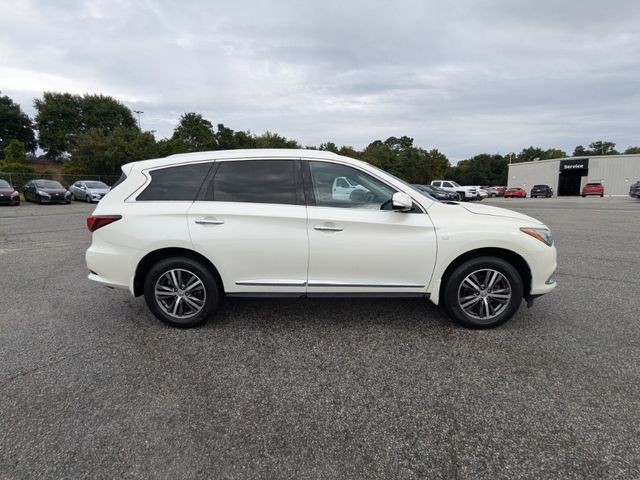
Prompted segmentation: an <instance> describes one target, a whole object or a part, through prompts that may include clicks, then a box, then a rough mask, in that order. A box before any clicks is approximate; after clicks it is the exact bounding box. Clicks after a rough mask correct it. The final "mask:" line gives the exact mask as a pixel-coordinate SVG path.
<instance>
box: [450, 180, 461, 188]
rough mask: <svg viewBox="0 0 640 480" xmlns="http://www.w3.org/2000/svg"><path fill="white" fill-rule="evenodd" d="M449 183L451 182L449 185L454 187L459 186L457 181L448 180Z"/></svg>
mask: <svg viewBox="0 0 640 480" xmlns="http://www.w3.org/2000/svg"><path fill="white" fill-rule="evenodd" d="M449 183H451V185H453V186H454V187H459V186H460V184H459V183H458V182H454V181H453V180H452V181H451V182H449Z"/></svg>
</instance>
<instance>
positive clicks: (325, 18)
mask: <svg viewBox="0 0 640 480" xmlns="http://www.w3.org/2000/svg"><path fill="white" fill-rule="evenodd" d="M0 90H1V91H2V92H3V94H6V95H9V96H10V97H12V98H13V99H14V100H15V101H16V102H18V103H20V104H21V106H22V107H23V108H24V109H25V110H26V111H27V112H28V113H29V114H31V115H32V114H33V113H34V111H33V107H32V103H33V98H34V97H37V96H40V95H41V94H42V91H44V90H53V91H65V92H73V93H86V92H90V93H103V94H106V95H112V96H114V97H116V98H118V99H119V100H121V101H122V102H123V103H125V104H126V105H127V106H129V107H130V108H132V109H137V110H143V111H144V112H145V113H144V114H143V115H142V127H143V129H145V130H156V136H157V137H159V138H160V137H165V136H169V135H170V134H171V132H172V130H173V128H174V126H175V124H176V122H177V119H178V118H179V116H180V115H181V114H182V113H184V112H188V111H196V112H200V113H202V114H203V115H204V116H205V117H206V118H208V119H209V120H211V121H212V122H213V124H214V125H215V124H217V123H224V124H225V125H227V126H229V127H231V128H233V129H236V130H251V131H252V132H255V133H262V132H264V131H266V130H270V131H275V132H277V133H280V134H282V135H285V136H287V137H290V138H295V139H297V140H298V141H300V142H301V143H302V144H303V145H318V144H320V143H321V142H326V141H334V142H335V143H337V144H339V145H342V144H347V145H352V146H354V147H356V148H362V147H364V146H365V145H367V144H368V143H369V142H371V141H372V140H375V139H385V138H387V137H389V136H392V135H395V136H401V135H408V136H410V137H413V138H414V139H415V143H416V144H417V145H419V146H423V147H425V148H438V149H440V150H441V151H443V152H444V153H445V154H446V155H447V156H449V158H450V159H451V160H453V161H456V160H459V159H462V158H467V157H470V156H472V155H474V154H477V153H482V152H489V153H507V152H509V151H519V150H521V149H522V148H523V147H525V146H529V145H532V144H533V145H536V146H541V147H543V148H550V147H560V148H563V149H565V150H567V151H568V152H569V153H571V151H572V150H573V147H574V146H575V145H577V144H584V145H586V144H588V143H590V142H592V141H594V140H598V139H608V140H611V141H614V142H616V143H617V144H618V148H621V149H624V148H626V147H627V146H629V145H640V128H639V127H640V1H638V0H628V1H622V0H619V1H616V0H607V1H605V0H579V1H578V0H542V1H541V0H526V1H517V0H504V1H481V0H467V1H454V0H450V1H432V0H422V1H401V0H396V1H385V2H382V1H374V0H367V1H350V0H341V1H332V0H322V1H312V0H309V1H279V0H272V1H257V0H253V1H242V0H236V1H229V2H226V1H188V0H184V1H175V0H174V1H156V0H138V1H133V0H131V1H85V2H79V1H71V0H49V1H31V0H0Z"/></svg>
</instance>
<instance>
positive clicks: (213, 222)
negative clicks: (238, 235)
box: [196, 218, 224, 225]
mask: <svg viewBox="0 0 640 480" xmlns="http://www.w3.org/2000/svg"><path fill="white" fill-rule="evenodd" d="M196 223H197V224H198V225H222V224H224V220H216V219H215V218H198V219H197V220H196Z"/></svg>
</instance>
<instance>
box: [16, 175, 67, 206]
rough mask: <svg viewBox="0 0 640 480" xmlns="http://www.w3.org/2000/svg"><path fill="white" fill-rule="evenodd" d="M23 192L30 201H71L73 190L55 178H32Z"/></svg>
mask: <svg viewBox="0 0 640 480" xmlns="http://www.w3.org/2000/svg"><path fill="white" fill-rule="evenodd" d="M22 194H23V195H24V199H25V200H27V201H28V202H29V201H30V202H38V203H71V192H70V191H69V190H67V189H66V188H64V187H63V186H62V185H61V184H60V183H59V182H56V181H55V180H30V181H28V182H27V183H25V185H24V188H23V190H22Z"/></svg>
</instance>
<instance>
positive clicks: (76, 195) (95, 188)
mask: <svg viewBox="0 0 640 480" xmlns="http://www.w3.org/2000/svg"><path fill="white" fill-rule="evenodd" d="M109 190H111V188H110V187H109V186H108V185H106V184H105V183H102V182H96V181H95V180H78V181H77V182H76V183H74V184H73V185H71V186H70V187H69V191H70V192H71V195H73V199H74V200H84V201H85V202H87V203H91V202H99V201H100V200H101V199H102V197H104V196H105V195H106V194H107V193H109Z"/></svg>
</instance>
